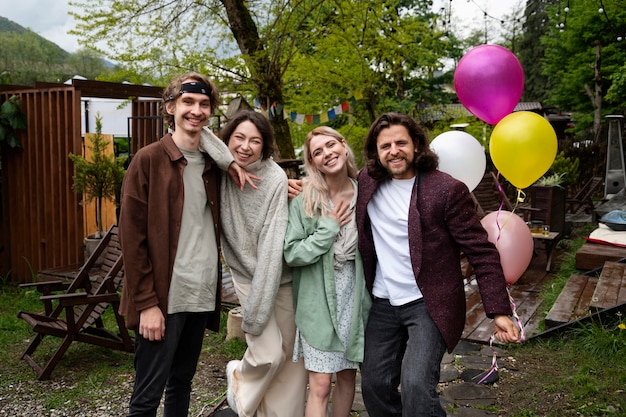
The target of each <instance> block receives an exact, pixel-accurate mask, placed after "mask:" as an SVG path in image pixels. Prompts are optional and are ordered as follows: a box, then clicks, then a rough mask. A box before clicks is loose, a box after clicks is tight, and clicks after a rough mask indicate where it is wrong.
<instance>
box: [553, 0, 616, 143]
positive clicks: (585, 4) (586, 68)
mask: <svg viewBox="0 0 626 417" xmlns="http://www.w3.org/2000/svg"><path fill="white" fill-rule="evenodd" d="M602 5H603V6H604V7H603V8H601V9H600V11H601V12H599V9H598V3H597V2H596V1H591V0H577V1H574V0H571V1H570V2H569V8H568V9H567V11H566V10H565V9H562V10H561V9H560V7H561V6H559V5H555V6H553V7H551V8H549V9H548V15H549V17H550V23H551V24H550V25H549V28H550V31H549V32H548V33H547V35H546V36H544V37H543V38H542V42H543V44H544V45H545V47H546V52H545V62H544V67H543V70H544V75H546V76H548V77H550V80H551V88H550V94H549V96H550V99H549V102H550V103H552V104H555V105H557V106H559V107H560V108H561V109H567V110H571V111H574V112H575V113H576V118H577V120H578V124H579V125H580V127H581V128H587V127H591V132H592V139H593V140H595V141H597V140H598V138H599V137H600V133H601V122H602V116H603V115H604V114H607V113H613V112H623V109H624V104H625V103H624V102H621V103H612V105H609V104H608V103H606V101H605V100H604V97H603V96H604V94H606V92H607V90H609V89H610V87H611V85H612V83H613V81H615V80H616V79H617V78H614V77H613V74H616V73H619V72H620V70H621V68H622V66H623V64H624V62H625V61H626V49H625V48H624V45H625V44H624V41H623V40H619V39H620V36H623V34H624V33H626V10H625V9H624V8H623V7H622V5H621V2H620V1H619V0H605V1H603V2H602Z"/></svg>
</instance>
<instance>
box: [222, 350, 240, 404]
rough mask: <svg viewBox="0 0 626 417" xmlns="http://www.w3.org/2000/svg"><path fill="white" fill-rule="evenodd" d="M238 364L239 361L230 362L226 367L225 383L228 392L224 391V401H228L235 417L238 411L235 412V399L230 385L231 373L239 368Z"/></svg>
mask: <svg viewBox="0 0 626 417" xmlns="http://www.w3.org/2000/svg"><path fill="white" fill-rule="evenodd" d="M239 362H241V361H230V362H228V364H227V365H226V383H227V385H228V390H227V391H226V401H228V406H229V407H230V409H231V410H233V412H234V413H235V414H237V415H239V411H237V399H236V398H235V393H234V392H233V389H232V386H231V385H232V378H233V373H234V372H235V368H237V366H239Z"/></svg>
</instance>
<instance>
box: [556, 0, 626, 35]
mask: <svg viewBox="0 0 626 417" xmlns="http://www.w3.org/2000/svg"><path fill="white" fill-rule="evenodd" d="M598 4H599V8H598V13H599V14H601V15H602V16H603V17H604V18H605V19H606V21H607V23H608V25H609V28H610V30H611V31H612V32H613V33H615V39H616V40H617V41H618V42H621V41H623V40H624V37H625V36H624V33H620V32H619V30H618V28H617V27H616V26H615V25H614V24H613V21H612V20H611V18H610V17H609V15H608V13H607V12H606V7H604V3H603V2H602V0H598ZM570 10H571V9H570V0H567V4H566V5H565V6H564V7H563V9H562V10H561V0H559V2H558V11H557V15H556V17H557V18H558V19H559V22H558V23H557V24H556V27H557V29H559V30H560V31H561V32H563V31H564V30H565V27H566V25H567V16H568V14H569V13H570ZM561 18H562V20H560V19H561Z"/></svg>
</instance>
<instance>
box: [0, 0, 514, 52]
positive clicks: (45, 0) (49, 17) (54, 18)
mask: <svg viewBox="0 0 626 417" xmlns="http://www.w3.org/2000/svg"><path fill="white" fill-rule="evenodd" d="M522 2H523V0H434V1H433V3H434V4H433V10H434V11H439V10H440V9H441V8H442V7H445V8H446V10H448V9H449V8H450V7H451V8H452V19H451V21H452V26H453V30H454V31H459V32H461V33H462V34H467V33H469V31H470V30H471V29H472V28H481V29H482V28H484V21H485V20H484V15H485V13H487V15H488V16H490V17H489V19H488V20H489V22H491V23H490V25H491V27H494V28H495V27H497V26H498V24H497V22H498V20H502V19H504V18H505V16H507V15H509V14H510V13H511V11H512V9H513V7H515V5H518V4H521V3H522ZM67 3H68V2H67V1H66V0H14V1H9V0H1V1H0V16H2V17H6V18H7V19H9V20H12V21H14V22H15V23H18V24H19V25H21V26H23V27H25V28H28V29H30V30H32V31H33V32H35V33H37V34H39V35H41V36H43V37H44V38H46V39H48V40H49V41H52V42H54V43H56V44H57V45H59V46H60V47H61V48H63V49H65V50H66V51H68V52H76V50H77V49H78V48H79V45H78V42H77V40H76V39H75V38H74V37H72V36H70V35H68V34H67V32H68V30H70V29H72V28H73V27H74V25H75V23H74V21H73V19H72V18H71V17H70V16H69V15H68V14H67V12H68V10H69V6H68V4H67ZM494 22H495V23H494ZM490 36H491V35H490ZM493 40H494V39H493V38H491V39H488V41H489V42H492V41H493Z"/></svg>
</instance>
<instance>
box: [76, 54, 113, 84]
mask: <svg viewBox="0 0 626 417" xmlns="http://www.w3.org/2000/svg"><path fill="white" fill-rule="evenodd" d="M67 67H68V71H72V72H73V73H74V75H81V76H83V77H85V78H87V79H90V80H95V79H102V78H103V77H105V76H106V74H108V73H111V72H113V68H112V67H109V66H107V64H106V62H105V61H104V59H102V57H101V56H100V54H98V53H97V52H96V51H93V50H90V49H87V48H83V49H79V50H78V51H76V52H75V53H73V54H71V55H70V56H69V57H68V59H67Z"/></svg>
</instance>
